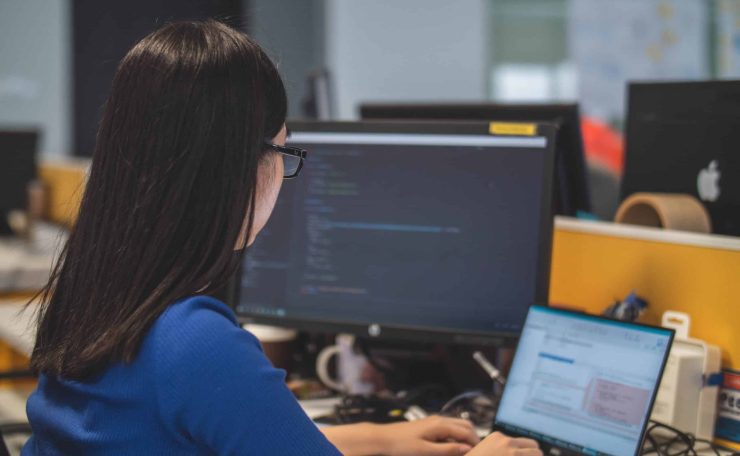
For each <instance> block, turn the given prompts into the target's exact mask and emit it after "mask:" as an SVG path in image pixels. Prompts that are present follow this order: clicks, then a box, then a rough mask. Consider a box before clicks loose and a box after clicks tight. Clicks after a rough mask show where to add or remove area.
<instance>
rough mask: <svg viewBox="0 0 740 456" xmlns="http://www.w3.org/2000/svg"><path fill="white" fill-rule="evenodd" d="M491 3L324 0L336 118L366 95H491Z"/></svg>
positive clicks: (420, 98) (352, 110) (402, 97)
mask: <svg viewBox="0 0 740 456" xmlns="http://www.w3.org/2000/svg"><path fill="white" fill-rule="evenodd" d="M485 12H486V1H484V0H465V1H454V2H451V1H448V0H403V1H398V0H373V1H345V0H327V2H326V63H327V67H328V69H329V71H330V73H331V76H332V77H333V81H334V89H335V90H334V93H335V94H336V102H335V104H336V108H337V114H338V117H339V118H343V119H344V118H353V117H356V116H357V105H358V103H361V102H363V101H424V100H427V101H439V100H481V99H484V98H486V76H485V75H486V71H485V68H486V65H487V59H486V30H487V29H486V14H485Z"/></svg>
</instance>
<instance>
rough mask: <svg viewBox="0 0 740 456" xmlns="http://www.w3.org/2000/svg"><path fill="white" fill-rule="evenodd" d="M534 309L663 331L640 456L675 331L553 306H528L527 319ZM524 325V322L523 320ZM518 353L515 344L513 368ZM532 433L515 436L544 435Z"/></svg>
mask: <svg viewBox="0 0 740 456" xmlns="http://www.w3.org/2000/svg"><path fill="white" fill-rule="evenodd" d="M534 309H545V310H546V311H548V312H555V313H559V314H562V315H571V316H577V317H580V318H587V319H589V320H593V321H596V322H609V323H612V324H618V325H621V326H625V327H633V328H648V329H652V330H660V331H665V332H666V333H667V334H666V335H668V338H669V339H668V345H667V347H666V350H665V353H663V360H662V362H661V365H660V371H659V373H658V380H657V382H656V384H655V387H654V389H653V392H652V395H651V397H650V405H649V407H648V414H647V419H646V420H645V422H644V423H643V425H642V430H641V431H640V440H639V442H638V444H637V447H636V448H635V453H634V456H638V455H640V454H641V453H642V446H643V444H644V442H645V435H646V433H647V429H648V425H649V424H650V415H651V414H652V411H653V407H654V406H655V401H656V399H657V397H658V389H660V383H661V381H662V379H663V374H664V373H665V367H666V365H667V364H668V357H669V356H670V353H671V347H673V341H674V339H675V336H676V331H674V330H673V329H671V328H665V327H663V326H655V325H650V324H645V323H638V322H631V321H623V320H615V319H613V318H609V317H605V316H603V315H594V314H590V313H587V312H583V311H577V310H570V309H563V308H559V307H553V306H542V305H533V306H530V308H529V312H528V313H527V319H528V318H529V315H530V313H531V312H532V310H534ZM525 325H526V320H525ZM518 352H519V345H518V344H517V347H516V349H515V350H514V356H513V357H512V366H513V363H514V360H516V355H517V353H518ZM503 394H506V388H505V387H504V391H503V392H502V396H501V398H502V400H503ZM500 423H503V424H508V425H509V426H516V425H514V424H512V423H506V422H505V421H499V420H498V418H497V419H496V420H495V421H494V429H500V430H502V431H503V430H506V432H508V433H509V434H516V432H512V431H511V429H509V428H508V427H505V426H500ZM517 427H518V426H517ZM532 432H533V433H534V434H535V435H534V436H533V435H528V434H519V435H516V436H517V437H527V438H536V437H537V436H539V435H542V436H544V435H545V434H544V433H542V432H538V431H532ZM548 437H553V436H549V435H548ZM568 443H571V442H568Z"/></svg>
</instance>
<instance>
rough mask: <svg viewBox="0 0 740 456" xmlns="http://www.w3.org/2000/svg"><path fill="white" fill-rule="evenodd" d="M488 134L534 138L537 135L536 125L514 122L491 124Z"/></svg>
mask: <svg viewBox="0 0 740 456" xmlns="http://www.w3.org/2000/svg"><path fill="white" fill-rule="evenodd" d="M488 132H489V133H490V134H492V135H509V136H534V135H536V134H537V124H533V123H514V122H491V123H490V124H489V125H488Z"/></svg>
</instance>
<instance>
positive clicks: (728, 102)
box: [621, 81, 740, 236]
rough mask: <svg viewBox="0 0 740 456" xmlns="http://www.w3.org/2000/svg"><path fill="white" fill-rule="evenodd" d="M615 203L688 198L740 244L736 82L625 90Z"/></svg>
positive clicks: (739, 89) (739, 88) (739, 98)
mask: <svg viewBox="0 0 740 456" xmlns="http://www.w3.org/2000/svg"><path fill="white" fill-rule="evenodd" d="M627 111H628V114H627V128H626V156H625V168H624V176H623V178H622V192H621V193H622V198H623V199H624V198H627V197H628V196H630V195H631V194H633V193H635V192H657V193H688V194H689V195H693V196H695V197H696V198H697V199H698V200H699V201H701V202H702V204H703V205H704V207H705V208H706V209H707V211H708V212H709V215H710V218H711V221H712V227H713V228H712V232H713V233H715V234H724V235H730V236H740V81H701V82H662V83H632V84H630V86H629V94H628V109H627Z"/></svg>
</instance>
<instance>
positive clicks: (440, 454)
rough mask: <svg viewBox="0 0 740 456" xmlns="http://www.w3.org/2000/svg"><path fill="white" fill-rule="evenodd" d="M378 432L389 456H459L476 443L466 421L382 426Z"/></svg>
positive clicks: (433, 420)
mask: <svg viewBox="0 0 740 456" xmlns="http://www.w3.org/2000/svg"><path fill="white" fill-rule="evenodd" d="M381 432H382V434H383V436H382V439H383V440H385V441H386V442H387V446H386V448H387V452H385V453H384V454H387V455H389V456H425V455H429V456H461V455H464V454H467V453H468V452H469V451H470V450H471V449H472V448H473V447H474V446H475V445H477V444H478V442H480V439H479V438H478V435H477V434H476V433H475V429H474V428H473V425H472V424H470V422H469V421H466V420H461V419H457V418H443V417H441V416H433V417H430V418H425V419H423V420H418V421H412V422H409V423H394V424H386V425H385V426H382V431H381Z"/></svg>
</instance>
